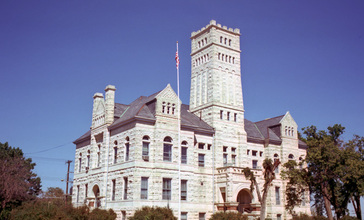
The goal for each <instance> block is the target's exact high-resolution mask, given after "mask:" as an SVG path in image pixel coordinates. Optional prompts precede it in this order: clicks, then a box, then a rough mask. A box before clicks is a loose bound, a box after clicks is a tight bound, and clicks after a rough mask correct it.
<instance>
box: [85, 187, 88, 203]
mask: <svg viewBox="0 0 364 220" xmlns="http://www.w3.org/2000/svg"><path fill="white" fill-rule="evenodd" d="M87 194H88V184H87V183H86V184H85V199H87Z"/></svg>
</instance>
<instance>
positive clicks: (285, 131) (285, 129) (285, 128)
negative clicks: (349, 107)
mask: <svg viewBox="0 0 364 220" xmlns="http://www.w3.org/2000/svg"><path fill="white" fill-rule="evenodd" d="M287 132H288V131H287V126H285V127H284V134H285V135H286V136H287V134H288V133H287Z"/></svg>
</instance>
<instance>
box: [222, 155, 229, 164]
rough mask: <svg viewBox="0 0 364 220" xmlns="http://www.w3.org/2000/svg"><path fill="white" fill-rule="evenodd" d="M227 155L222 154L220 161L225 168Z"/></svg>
mask: <svg viewBox="0 0 364 220" xmlns="http://www.w3.org/2000/svg"><path fill="white" fill-rule="evenodd" d="M227 156H228V155H227V154H223V158H222V161H223V163H224V166H227Z"/></svg>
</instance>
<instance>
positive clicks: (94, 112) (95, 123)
mask: <svg viewBox="0 0 364 220" xmlns="http://www.w3.org/2000/svg"><path fill="white" fill-rule="evenodd" d="M103 102H104V95H103V94H102V93H95V95H94V105H93V109H92V127H96V126H98V125H99V124H100V119H98V118H97V116H99V115H100V113H99V112H97V110H98V106H99V105H100V103H103Z"/></svg>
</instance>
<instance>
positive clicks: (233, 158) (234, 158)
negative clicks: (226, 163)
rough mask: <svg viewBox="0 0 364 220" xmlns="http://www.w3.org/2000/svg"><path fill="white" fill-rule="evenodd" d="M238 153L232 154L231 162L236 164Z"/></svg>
mask: <svg viewBox="0 0 364 220" xmlns="http://www.w3.org/2000/svg"><path fill="white" fill-rule="evenodd" d="M235 160H236V155H231V163H232V164H233V165H234V166H235V163H236V161H235Z"/></svg>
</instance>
